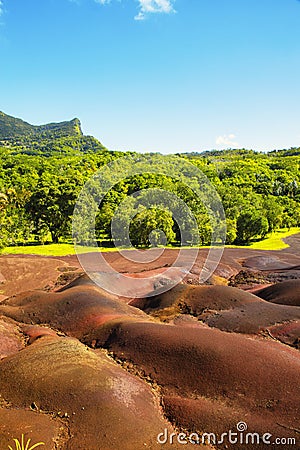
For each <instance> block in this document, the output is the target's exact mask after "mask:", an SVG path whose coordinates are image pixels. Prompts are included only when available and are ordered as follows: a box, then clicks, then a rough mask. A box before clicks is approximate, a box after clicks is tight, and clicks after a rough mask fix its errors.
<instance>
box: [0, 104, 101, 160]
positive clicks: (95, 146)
mask: <svg viewBox="0 0 300 450" xmlns="http://www.w3.org/2000/svg"><path fill="white" fill-rule="evenodd" d="M1 147H2V148H4V147H5V148H7V149H9V150H10V151H11V152H13V153H14V154H16V153H25V154H28V155H44V156H50V155H52V156H53V155H62V154H72V153H78V152H83V153H88V152H96V151H99V150H105V147H104V146H103V145H102V144H101V143H100V142H99V141H98V140H97V139H95V138H94V137H92V136H84V135H83V133H82V130H81V124H80V120H79V119H73V120H70V121H66V122H59V123H49V124H46V125H30V124H29V123H27V122H24V121H23V120H21V119H17V118H15V117H12V116H8V115H7V114H4V113H3V112H0V148H1Z"/></svg>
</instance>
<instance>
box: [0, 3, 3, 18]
mask: <svg viewBox="0 0 300 450" xmlns="http://www.w3.org/2000/svg"><path fill="white" fill-rule="evenodd" d="M2 14H3V2H2V1H1V0H0V16H1V15H2Z"/></svg>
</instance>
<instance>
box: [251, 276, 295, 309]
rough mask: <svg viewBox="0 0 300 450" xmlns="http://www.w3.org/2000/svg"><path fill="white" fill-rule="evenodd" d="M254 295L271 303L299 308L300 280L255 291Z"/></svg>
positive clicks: (284, 282)
mask: <svg viewBox="0 0 300 450" xmlns="http://www.w3.org/2000/svg"><path fill="white" fill-rule="evenodd" d="M255 294H256V295H257V296H258V297H260V298H263V299H264V300H267V301H268V302H272V303H279V304H281V305H292V306H300V280H288V281H283V282H282V283H277V284H274V285H273V286H268V287H267V288H265V289H261V290H259V291H256V292H255Z"/></svg>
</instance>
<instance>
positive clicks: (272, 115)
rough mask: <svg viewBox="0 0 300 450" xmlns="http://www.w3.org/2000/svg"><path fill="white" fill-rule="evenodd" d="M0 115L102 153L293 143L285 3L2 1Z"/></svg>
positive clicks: (291, 30)
mask: <svg viewBox="0 0 300 450" xmlns="http://www.w3.org/2000/svg"><path fill="white" fill-rule="evenodd" d="M0 69H1V70H0V81H1V83H0V110H2V111H4V112H6V113H7V114H11V115H15V116H17V117H21V118H23V119H24V120H27V121H28V122H31V123H34V124H41V123H45V122H49V121H60V120H67V119H71V118H73V117H79V118H80V119H81V121H82V126H83V130H84V132H85V134H92V135H94V136H96V137H97V138H99V139H100V140H101V141H102V142H103V144H104V145H106V146H107V147H108V148H110V149H119V150H135V151H141V152H145V151H159V152H162V153H175V152H184V151H187V152H190V151H202V150H207V149H213V148H217V149H221V148H229V147H233V148H235V147H245V148H253V149H256V150H273V149H275V148H289V147H291V146H300V2H299V1H297V0H176V1H175V0H174V1H172V0H110V1H103V0H98V1H96V0H72V1H71V0H2V1H0Z"/></svg>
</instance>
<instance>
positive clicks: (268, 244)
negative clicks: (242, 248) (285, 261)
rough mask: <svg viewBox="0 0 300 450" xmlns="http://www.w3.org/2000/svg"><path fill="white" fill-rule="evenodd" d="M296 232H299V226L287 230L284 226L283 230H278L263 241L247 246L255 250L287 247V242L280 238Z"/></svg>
mask: <svg viewBox="0 0 300 450" xmlns="http://www.w3.org/2000/svg"><path fill="white" fill-rule="evenodd" d="M297 233H300V228H290V229H289V230H288V229H287V228H286V229H283V230H278V231H275V232H274V233H272V234H271V235H270V236H268V237H267V238H266V239H264V240H263V241H259V242H254V243H253V244H251V245H250V246H249V248H253V249H256V250H282V249H284V248H288V247H289V246H288V244H286V243H285V242H283V240H282V239H284V238H286V237H289V236H292V235H293V234H297Z"/></svg>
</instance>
